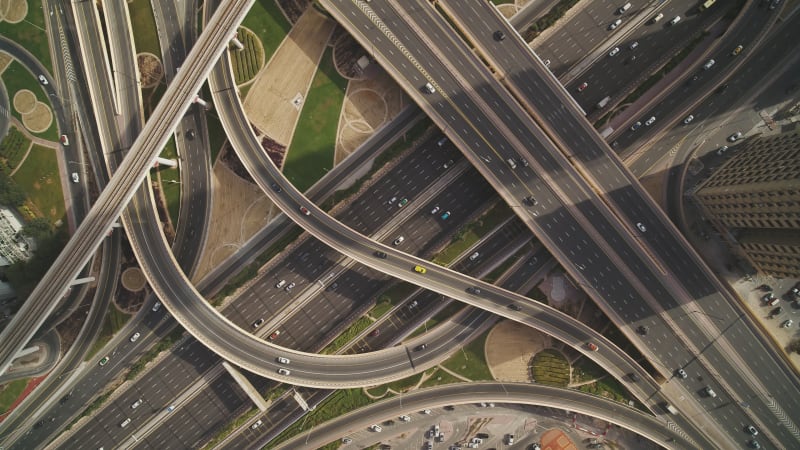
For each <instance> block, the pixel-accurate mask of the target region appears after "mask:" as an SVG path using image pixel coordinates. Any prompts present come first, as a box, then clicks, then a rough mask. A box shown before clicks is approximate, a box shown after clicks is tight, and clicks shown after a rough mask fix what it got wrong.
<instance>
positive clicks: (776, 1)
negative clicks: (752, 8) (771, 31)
mask: <svg viewBox="0 0 800 450" xmlns="http://www.w3.org/2000/svg"><path fill="white" fill-rule="evenodd" d="M780 4H781V0H772V3H770V4H769V9H770V10H773V9H775V8H777V7H778V5H780Z"/></svg>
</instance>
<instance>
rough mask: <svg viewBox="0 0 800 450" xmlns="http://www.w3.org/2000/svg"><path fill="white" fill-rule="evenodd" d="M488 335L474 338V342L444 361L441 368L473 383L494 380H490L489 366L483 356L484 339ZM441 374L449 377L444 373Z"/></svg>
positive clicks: (484, 334)
mask: <svg viewBox="0 0 800 450" xmlns="http://www.w3.org/2000/svg"><path fill="white" fill-rule="evenodd" d="M488 334H489V333H488V332H486V333H483V334H482V335H480V336H478V337H477V338H475V340H473V341H472V342H470V343H469V344H467V345H466V346H464V347H462V349H461V350H459V351H457V352H455V353H453V356H451V357H450V358H449V359H447V360H446V361H444V362H443V363H442V366H444V367H446V368H448V369H450V370H452V371H453V372H456V373H457V374H459V375H462V376H464V377H467V378H469V379H470V380H473V381H478V380H486V381H492V380H494V378H492V373H491V372H490V371H489V366H488V365H487V364H486V358H485V355H484V348H485V347H486V337H487V336H488ZM443 374H444V375H449V374H446V373H443Z"/></svg>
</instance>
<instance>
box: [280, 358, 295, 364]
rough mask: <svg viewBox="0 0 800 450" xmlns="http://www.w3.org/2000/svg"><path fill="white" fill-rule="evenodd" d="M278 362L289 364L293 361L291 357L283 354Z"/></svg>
mask: <svg viewBox="0 0 800 450" xmlns="http://www.w3.org/2000/svg"><path fill="white" fill-rule="evenodd" d="M278 362H279V363H281V364H289V363H291V362H292V361H291V360H289V358H284V357H283V356H278Z"/></svg>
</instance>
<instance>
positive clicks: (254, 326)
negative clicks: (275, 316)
mask: <svg viewBox="0 0 800 450" xmlns="http://www.w3.org/2000/svg"><path fill="white" fill-rule="evenodd" d="M263 324H264V319H263V318H261V319H258V320H256V321H255V322H253V328H258V327H260V326H261V325H263Z"/></svg>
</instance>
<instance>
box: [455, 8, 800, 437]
mask: <svg viewBox="0 0 800 450" xmlns="http://www.w3.org/2000/svg"><path fill="white" fill-rule="evenodd" d="M442 3H443V4H445V5H448V4H449V2H442ZM480 6H481V7H483V6H485V5H483V4H480ZM445 8H446V9H447V10H448V12H450V13H451V14H453V15H454V16H455V17H457V21H458V22H459V23H470V24H471V26H470V30H469V34H470V36H472V37H473V38H474V39H475V41H477V42H479V44H478V45H479V46H480V47H481V48H482V49H483V50H484V55H485V56H486V57H487V58H488V59H489V60H490V61H491V63H492V64H493V65H494V66H495V67H497V68H498V69H499V70H500V71H501V72H502V73H504V74H506V83H508V84H510V85H511V86H512V89H513V90H514V91H515V92H517V93H518V95H520V96H521V97H522V102H523V103H524V104H525V105H526V106H527V107H528V108H530V110H531V111H532V114H533V116H534V117H535V118H536V119H537V120H538V121H539V122H540V123H541V124H542V127H543V128H544V129H545V130H548V132H549V134H550V135H551V136H553V139H554V140H555V141H557V142H561V143H562V147H563V148H564V150H565V152H568V153H570V157H571V161H572V163H573V164H574V165H575V166H576V169H577V170H578V171H580V173H582V174H583V175H584V176H585V177H586V178H587V179H588V180H589V181H590V183H591V184H592V185H593V186H594V187H595V188H596V189H598V190H599V192H601V193H604V194H603V195H602V198H603V200H604V201H605V202H606V203H607V204H608V205H609V207H610V208H611V210H612V211H614V213H615V215H617V216H618V217H619V218H621V219H622V220H623V223H628V224H632V223H636V222H641V223H643V224H645V225H646V227H647V232H644V233H640V234H641V236H642V237H641V240H640V242H641V244H642V247H643V249H644V251H645V252H646V254H647V255H649V256H650V257H651V258H652V259H653V260H654V264H655V267H660V268H662V270H664V271H666V273H665V274H666V275H667V277H669V278H672V279H673V280H675V281H674V282H672V283H664V289H665V290H666V292H668V293H669V294H667V295H665V296H659V297H657V302H656V303H655V304H653V303H651V305H652V306H651V307H653V311H652V313H651V314H653V315H655V314H656V313H658V312H659V309H658V306H661V307H662V308H664V309H665V310H667V311H670V312H671V313H672V314H673V316H674V319H675V323H676V325H675V329H676V330H679V331H677V336H678V337H679V338H680V337H681V336H690V335H693V334H695V331H696V332H698V333H701V332H703V331H704V330H703V328H706V330H705V332H706V333H707V337H705V338H693V339H691V344H690V345H689V346H688V350H689V351H687V352H686V356H685V357H686V358H691V357H694V356H695V355H698V356H700V357H701V358H703V359H704V361H703V362H704V365H705V366H706V371H707V374H708V376H707V377H706V379H714V380H715V381H716V382H717V383H720V384H721V385H722V386H724V388H725V390H726V391H727V393H728V394H730V395H731V396H732V397H733V398H734V399H736V400H737V401H739V402H746V403H747V404H748V405H749V406H748V407H747V408H744V407H743V408H742V410H741V412H742V413H744V414H745V417H744V418H742V415H741V414H734V413H733V412H732V411H731V412H729V413H727V414H725V415H721V414H719V415H717V417H718V420H719V421H720V423H725V424H726V427H727V431H728V432H730V433H733V432H739V433H741V430H742V428H743V427H744V425H745V424H746V423H747V420H748V419H750V420H753V421H755V422H756V423H758V424H759V425H760V426H761V427H762V432H765V431H766V430H765V429H769V431H770V432H771V433H772V435H770V436H769V437H770V439H777V440H778V441H780V442H782V445H785V446H787V447H791V446H793V445H796V444H797V442H798V441H799V440H800V433H798V429H797V427H796V425H795V424H794V423H793V422H792V420H791V419H790V418H789V417H791V411H800V409H796V408H798V407H800V403H798V402H797V401H792V400H789V399H798V398H800V397H799V396H798V395H797V391H798V384H797V378H796V377H795V376H794V373H793V371H792V369H791V368H789V367H788V366H787V365H786V364H785V363H784V360H783V358H782V356H781V355H779V354H778V353H777V352H775V350H774V348H773V347H772V345H771V344H770V343H769V342H768V341H767V340H766V339H764V338H763V336H762V334H761V333H760V332H759V330H758V327H757V326H756V325H755V324H754V323H752V321H751V320H749V318H747V317H746V316H745V315H744V312H743V311H741V310H740V309H739V308H738V306H737V299H736V298H735V296H732V295H731V294H730V293H729V292H728V291H727V289H726V288H725V287H723V286H722V285H721V284H720V282H719V281H718V280H717V278H716V276H715V275H714V274H713V273H711V271H710V269H709V268H708V267H707V266H706V265H705V263H704V262H703V261H702V259H701V258H700V257H699V255H697V254H696V253H695V252H694V250H693V249H692V248H691V246H690V245H689V244H688V242H686V240H685V239H684V238H683V236H682V235H680V233H679V232H678V231H677V230H676V229H675V228H674V227H673V226H672V224H671V222H670V221H669V220H668V219H667V218H666V216H665V215H664V214H663V213H662V212H661V211H660V208H658V206H657V205H656V204H655V203H654V202H653V200H652V199H651V198H650V197H649V195H648V194H647V193H646V192H645V191H644V189H643V188H642V187H641V185H640V184H639V183H638V181H637V180H636V179H635V177H633V175H632V174H631V173H630V172H629V171H628V170H627V169H625V167H624V166H623V165H622V164H621V162H620V161H619V159H617V158H614V157H613V156H612V153H611V151H610V149H609V148H608V146H607V145H606V144H605V143H604V142H603V141H602V139H601V138H600V137H599V135H598V134H597V133H596V132H595V131H594V130H593V129H592V128H591V126H590V125H589V124H588V123H587V122H586V121H585V120H584V119H583V117H581V114H580V113H579V110H578V109H577V108H571V109H572V110H571V111H570V110H569V109H570V103H569V102H568V100H567V99H568V98H569V97H568V95H567V94H566V92H565V91H564V90H563V89H560V85H559V84H558V83H557V81H555V80H554V79H553V77H552V76H551V75H550V73H549V71H548V70H547V69H546V68H544V67H542V66H541V65H539V64H538V62H537V61H536V60H535V59H534V58H531V57H530V51H529V49H528V48H527V46H525V45H524V43H521V42H519V41H518V40H516V39H514V40H509V42H507V43H498V42H497V41H495V40H494V39H492V38H491V32H492V30H494V29H497V27H499V26H502V24H503V23H504V21H503V20H502V18H500V17H499V16H498V15H497V14H494V15H488V14H487V12H489V11H492V10H494V9H493V8H490V7H486V8H478V9H471V8H447V6H445ZM481 12H482V13H481ZM490 17H491V18H493V19H495V20H493V21H492V22H493V23H491V24H490V23H488V21H489V18H490ZM728 51H730V50H728ZM523 55H528V58H524V57H523ZM550 92H552V93H554V94H555V95H556V98H557V101H558V102H559V103H561V104H563V105H567V107H566V108H562V109H556V108H552V100H550V99H548V100H545V98H546V96H547V95H548V93H550ZM628 226H630V225H628ZM631 269H632V271H633V272H634V273H639V274H642V273H644V269H643V265H639V264H637V265H633V264H632V265H631ZM643 283H647V280H646V278H645V277H643ZM649 284H651V285H652V283H649ZM648 290H649V291H651V292H653V288H649V289H648ZM670 294H671V295H670ZM671 299H675V301H670V300H671ZM687 303H688V304H694V305H696V306H695V307H696V308H698V310H699V311H701V314H699V315H692V320H689V321H685V322H684V323H683V324H680V325H677V322H678V319H679V318H680V317H681V316H682V315H685V314H687V313H688V311H686V310H684V311H681V310H680V308H679V306H680V305H681V304H687ZM676 308H677V309H676ZM625 309H628V308H623V307H616V312H617V313H618V314H619V313H621V312H622V311H624V310H625ZM684 309H687V307H684ZM708 316H713V317H716V318H720V320H715V319H710V318H708ZM610 317H612V319H615V320H617V325H618V326H623V325H625V324H627V321H618V316H615V315H613V314H611V315H610ZM716 322H719V323H716ZM709 325H711V326H710V327H709ZM629 334H630V335H631V337H632V340H633V342H636V341H637V340H639V339H642V338H641V337H639V336H638V335H635V334H634V333H629ZM699 336H702V334H699ZM684 339H685V338H684ZM649 344H650V345H647V346H646V347H647V348H650V347H653V346H657V344H656V343H655V342H653V343H649ZM641 347H642V345H641V344H640V348H641ZM670 347H671V346H670ZM662 348H663V349H664V350H666V349H667V348H666V346H665V347H662ZM733 355H736V356H734V357H732V356H733ZM753 355H760V356H759V358H758V359H759V361H758V362H755V361H754V357H753ZM761 355H763V356H761ZM744 367H747V372H744V371H743V368H744ZM743 372H744V373H743ZM720 374H724V375H720ZM706 383H707V381H706ZM767 393H769V394H771V395H773V396H775V397H777V398H780V399H786V400H784V401H781V402H780V406H778V408H777V409H776V408H775V404H774V403H775V402H774V401H773V400H771V398H770V397H768V396H767ZM746 399H747V400H746ZM750 399H757V400H750ZM781 409H782V410H783V411H788V412H790V415H789V417H787V416H786V415H785V414H784V413H783V412H782V411H781ZM728 414H730V415H728ZM731 416H733V417H736V416H738V417H737V418H736V419H733V417H731ZM748 416H749V417H748ZM775 423H779V425H777V426H775V425H773V424H775Z"/></svg>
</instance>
